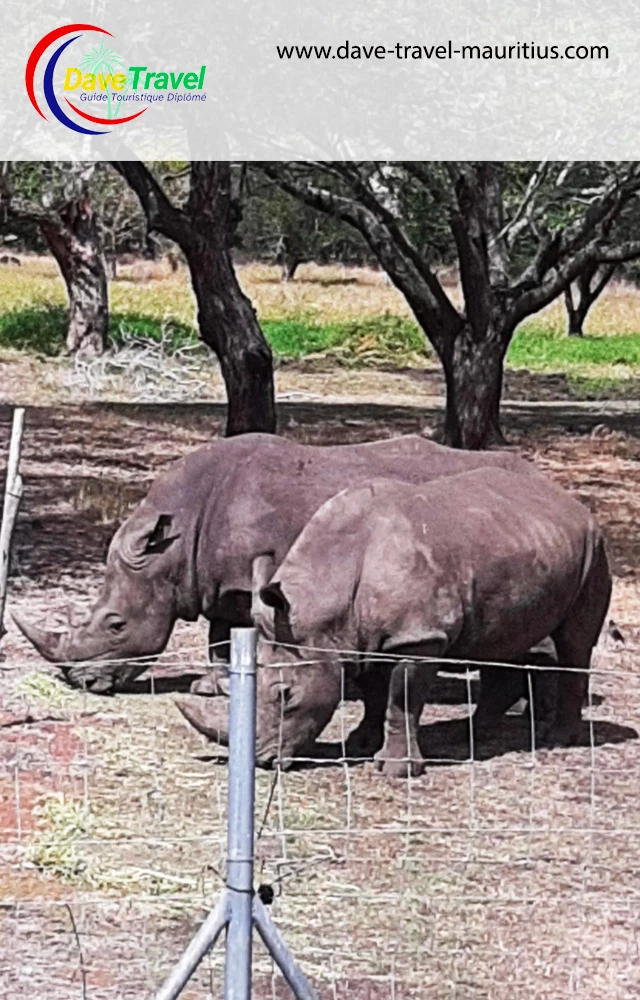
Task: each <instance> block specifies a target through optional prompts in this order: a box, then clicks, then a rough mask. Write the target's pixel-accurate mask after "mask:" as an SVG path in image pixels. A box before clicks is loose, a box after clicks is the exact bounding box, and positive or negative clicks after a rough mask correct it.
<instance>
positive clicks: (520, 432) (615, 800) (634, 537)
mask: <svg viewBox="0 0 640 1000" xmlns="http://www.w3.org/2000/svg"><path fill="white" fill-rule="evenodd" d="M315 377H316V378H317V376H315ZM556 389H557V387H554V390H553V396H554V399H556V400H557V398H558V394H557V392H556ZM369 392H370V393H371V390H369ZM531 397H532V394H529V396H528V399H531ZM407 402H408V401H406V400H405V401H404V405H401V404H400V401H399V400H398V399H394V400H389V401H388V402H387V403H385V404H381V403H375V402H373V401H372V400H371V398H365V399H360V400H357V401H355V402H351V403H348V402H334V403H330V402H325V403H319V402H317V401H315V400H297V401H290V402H284V403H281V406H280V428H281V431H282V432H283V433H285V434H287V435H289V436H292V437H296V438H298V439H301V440H306V441H311V442H321V441H322V442H346V441H354V440H366V439H371V438H374V437H382V436H388V435H391V434H399V433H407V432H410V431H414V430H426V431H430V430H431V429H432V428H433V426H434V421H435V420H436V419H437V413H436V412H435V409H434V408H431V407H425V406H423V405H418V402H417V401H415V402H414V401H410V402H409V404H408V405H407ZM434 406H435V404H434ZM222 416H223V414H222V408H221V407H220V406H217V405H215V404H211V405H206V406H205V405H202V406H193V405H192V406H181V405H173V406H168V405H164V406H151V405H130V404H125V403H122V404H110V405H99V404H94V405H89V404H87V405H83V406H78V407H71V406H69V407H64V408H63V407H57V408H53V407H52V408H46V407H34V408H32V409H30V410H29V411H28V414H27V430H26V435H25V443H24V462H23V475H24V479H25V484H26V492H25V498H24V504H23V508H22V511H21V515H20V519H19V523H18V528H17V532H16V541H15V558H14V571H13V575H12V577H11V581H10V583H11V590H10V598H9V608H8V610H9V611H11V610H13V609H19V610H20V611H22V612H24V613H28V614H30V615H32V616H33V617H35V618H36V619H46V620H47V621H48V622H50V623H56V622H62V621H64V616H65V608H66V605H67V603H68V602H71V603H73V604H74V605H76V606H79V607H80V608H83V607H86V606H87V605H88V604H89V603H90V602H91V600H93V598H94V597H95V595H96V593H97V590H98V588H99V585H100V580H101V572H102V570H101V563H102V560H103V557H104V553H105V549H106V546H107V544H108V541H109V539H110V537H111V535H112V534H113V531H114V528H115V526H116V524H117V523H118V522H119V521H120V520H121V519H122V518H123V517H125V516H126V514H127V512H128V510H129V509H130V508H131V506H132V505H133V504H135V503H136V502H137V500H138V499H139V498H140V497H141V496H143V495H144V493H145V491H146V489H147V488H148V485H149V483H150V482H151V480H152V479H153V477H154V476H155V475H156V474H157V472H158V471H159V470H160V469H161V468H163V467H164V466H166V465H167V464H168V463H169V462H170V461H172V460H173V459H174V458H175V457H177V456H179V455H181V454H183V453H184V452H185V451H187V450H189V449H191V448H194V447H197V446H198V445H199V444H201V443H204V442H206V441H207V440H208V439H209V437H210V436H211V435H213V434H215V433H218V432H219V430H220V427H221V420H222ZM10 417H11V414H10V408H9V407H6V408H3V409H0V454H5V453H6V444H7V441H8V434H9V426H10ZM505 425H506V430H507V433H508V436H509V440H510V444H511V445H512V446H513V447H514V448H517V449H518V450H520V451H522V452H523V453H525V454H527V455H528V456H530V457H531V458H532V459H533V460H534V461H535V462H536V463H538V464H539V465H540V467H541V468H542V469H544V470H545V471H546V472H548V473H549V474H550V475H552V476H553V477H554V478H556V479H557V480H558V481H560V482H562V483H563V484H564V485H566V486H567V487H569V488H570V489H571V490H573V491H575V492H576V494H577V495H578V496H579V497H580V498H581V499H583V500H584V502H585V503H587V504H588V505H589V507H590V508H591V509H592V510H593V511H594V512H595V514H596V515H597V517H598V519H599V521H600V523H601V524H602V525H603V527H604V529H605V532H606V534H607V538H608V543H609V549H610V553H611V557H612V564H613V569H614V574H615V588H614V597H613V603H612V607H611V619H612V621H613V622H614V623H615V626H611V628H607V630H606V634H605V635H604V637H603V640H602V643H601V646H600V648H599V649H598V652H597V657H596V662H595V670H594V676H593V683H592V688H593V692H594V695H597V696H598V697H597V698H594V704H593V707H592V708H590V709H589V710H588V711H586V712H585V723H584V727H583V728H584V732H583V737H582V740H581V745H580V746H578V747H575V748H572V749H569V750H566V751H556V750H554V751H546V750H537V749H535V748H532V746H531V737H530V727H529V724H528V723H527V722H526V720H525V719H523V718H522V717H519V716H516V715H514V716H511V717H509V718H508V719H507V720H506V721H505V724H504V726H503V728H502V729H501V731H500V732H498V733H496V734H495V737H494V738H493V739H492V740H491V741H489V742H487V743H483V744H478V745H473V746H471V745H470V740H469V727H468V723H467V719H466V716H467V712H468V698H469V691H468V689H467V684H466V682H465V681H464V680H463V679H457V680H455V679H454V680H449V681H448V682H447V684H446V686H445V685H444V682H443V683H442V685H441V687H440V689H439V693H438V691H436V693H435V696H434V697H435V698H436V700H435V701H434V704H432V705H429V706H428V708H427V710H426V712H425V717H424V719H423V723H424V725H423V733H422V739H423V750H424V752H425V754H426V755H427V756H428V758H429V760H430V766H429V767H428V768H427V771H426V774H425V775H424V776H423V777H421V778H419V779H413V780H411V781H410V782H399V783H389V782H387V781H386V780H384V779H382V778H381V777H380V776H379V775H378V774H377V773H376V772H375V771H374V770H373V768H372V766H371V764H363V765H357V766H347V764H345V763H343V762H341V761H340V753H341V750H340V739H341V736H342V734H343V733H344V732H348V731H349V729H350V728H351V726H352V725H353V723H354V722H355V721H356V719H357V716H358V708H357V706H354V705H351V704H349V705H346V706H344V708H343V710H342V711H341V712H339V713H337V715H336V718H335V719H334V721H333V723H332V725H331V727H330V729H329V730H328V731H327V733H326V734H325V735H324V736H323V742H322V743H320V744H319V745H318V747H317V757H316V759H315V760H314V761H312V762H306V763H304V764H300V766H299V767H298V768H297V769H296V770H294V771H291V772H287V773H283V774H280V773H274V774H271V773H261V774H260V775H259V778H258V784H257V795H258V809H257V813H258V828H259V830H260V837H259V841H258V867H257V879H258V881H259V882H264V883H267V884H270V885H272V886H273V887H274V888H275V892H276V899H275V903H274V906H273V908H272V909H273V915H274V918H275V919H276V920H277V922H278V925H279V926H280V927H281V929H282V931H283V933H284V934H285V936H286V938H287V940H288V942H289V943H290V944H291V946H292V948H293V950H294V951H295V953H296V956H297V957H298V959H299V961H300V963H301V964H302V966H303V968H304V969H305V970H306V971H307V973H308V974H309V975H310V976H311V978H312V979H313V980H314V982H315V983H316V984H317V986H318V989H319V991H320V993H321V996H322V997H326V998H329V997H332V998H339V1000H347V998H350V1000H351V998H356V1000H378V998H380V1000H382V998H389V1000H391V998H395V1000H409V998H418V997H420V998H425V1000H489V998H490V1000H511V998H512V997H514V996H522V997H527V998H531V1000H561V998H562V1000H565V998H567V997H572V998H579V1000H600V998H603V1000H604V998H606V1000H631V998H635V997H637V995H638V987H639V985H640V982H639V980H640V973H639V972H638V970H639V968H640V954H639V946H638V941H639V940H640V938H639V932H640V916H639V914H640V863H639V862H638V857H639V850H638V849H639V847H640V795H639V789H638V777H637V775H638V767H639V765H640V745H639V744H638V741H637V738H636V737H637V733H638V731H640V684H639V683H638V676H639V675H638V671H637V669H636V660H637V658H638V652H639V651H640V540H639V536H638V530H637V525H638V522H639V520H640V517H639V515H640V417H639V416H638V415H637V414H636V413H635V412H634V411H633V409H632V408H627V409H625V408H619V409H616V408H611V407H609V408H607V407H606V406H605V407H600V408H580V407H579V406H577V405H576V404H574V403H572V402H571V401H565V402H560V403H559V404H558V405H553V406H544V405H542V406H541V405H539V404H538V403H537V402H524V403H523V404H522V405H520V406H517V407H512V408H509V407H507V408H506V409H505ZM7 626H8V634H7V636H6V637H5V639H4V640H3V643H2V655H3V658H2V660H1V662H0V995H1V996H6V997H7V998H11V1000H26V998H29V1000H34V998H37V1000H40V998H43V1000H44V998H45V997H46V998H51V1000H72V998H73V1000H75V998H81V997H83V996H86V997H88V998H89V1000H107V998H109V1000H116V998H118V1000H121V998H122V1000H125V998H126V1000H129V998H132V1000H133V998H134V997H135V998H136V1000H138V998H140V997H143V996H149V997H150V996H152V994H153V991H154V989H155V988H157V986H158V984H159V983H160V982H161V981H162V978H163V977H164V976H165V975H166V973H167V972H168V970H169V968H170V967H171V965H172V963H173V962H174V961H175V959H176V958H177V957H178V955H179V954H180V952H181V950H182V949H183V948H184V946H185V945H186V944H187V942H188V940H189V938H190V936H191V935H192V934H193V932H194V930H195V929H196V927H197V926H198V925H199V923H200V921H201V919H202V917H203V916H204V914H205V912H206V910H207V909H208V907H209V906H210V905H211V903H212V902H213V901H214V899H215V897H216V895H217V893H218V892H219V889H220V885H221V875H222V874H223V870H224V836H225V822H226V815H225V803H226V766H225V754H224V751H221V750H220V749H219V748H217V747H215V746H212V745H210V744H206V743H205V742H204V741H203V740H202V739H201V738H200V737H199V736H198V735H197V734H196V733H195V732H194V731H193V730H191V729H190V728H189V727H188V726H187V725H186V723H185V722H184V721H183V719H182V718H181V716H180V715H179V713H178V712H177V710H176V709H175V707H174V705H173V704H172V701H173V697H174V695H173V692H174V691H176V690H179V689H180V688H184V687H185V685H187V684H188V683H189V681H190V679H191V678H192V677H193V676H194V675H195V674H197V673H198V672H200V671H202V670H203V669H204V662H203V655H204V629H203V625H202V624H201V623H199V624H196V625H194V626H187V625H182V626H180V627H179V628H177V629H176V631H175V634H174V636H173V637H172V640H171V645H170V648H169V650H168V651H167V653H166V654H165V656H164V657H163V658H162V661H161V663H160V665H159V666H158V667H157V668H155V669H154V671H153V675H152V676H147V677H146V678H143V679H141V681H140V682H139V683H138V685H137V689H136V691H135V692H133V693H131V694H127V695H121V696H117V697H116V698H113V699H100V698H97V697H92V696H85V695H82V694H79V693H72V692H68V691H67V690H66V688H64V687H63V686H62V685H61V684H59V682H58V681H57V680H56V677H55V671H53V670H52V668H50V667H48V666H47V665H46V664H44V663H43V662H42V660H40V659H39V658H38V656H37V654H36V653H35V651H34V650H33V649H32V648H31V647H30V646H29V645H28V644H27V643H26V642H25V641H24V640H23V639H22V637H21V636H20V635H19V633H18V632H17V630H16V629H15V627H14V626H13V624H12V622H11V621H8V622H7ZM616 629H617V630H618V631H619V633H620V634H621V636H622V639H617V638H615V636H616V635H618V632H617V631H616ZM472 694H473V689H471V695H472ZM256 964H257V972H256V991H255V995H256V997H257V998H258V1000H262V998H263V997H264V998H267V997H281V996H282V997H284V996H286V995H287V992H286V990H285V988H284V986H283V984H282V982H281V981H280V979H279V977H276V976H275V975H274V974H273V972H272V969H271V964H270V962H269V961H268V960H267V958H266V957H265V956H264V953H263V951H262V950H261V948H260V947H258V950H257V963H256ZM221 970H222V966H221V951H220V950H219V949H218V950H217V951H216V952H214V954H213V955H212V956H210V957H209V959H207V961H206V962H205V963H204V966H203V967H202V968H201V970H200V972H199V973H198V976H197V977H196V979H195V981H194V983H193V984H192V985H191V986H190V987H189V988H188V989H187V990H186V991H185V994H184V995H185V997H188V998H190V1000H200V998H205V997H218V996H221V995H222V972H221Z"/></svg>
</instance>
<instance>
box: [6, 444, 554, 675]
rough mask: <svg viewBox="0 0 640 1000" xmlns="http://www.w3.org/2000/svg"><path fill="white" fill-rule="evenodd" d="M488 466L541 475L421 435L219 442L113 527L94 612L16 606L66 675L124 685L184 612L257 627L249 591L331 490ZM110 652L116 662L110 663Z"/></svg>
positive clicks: (506, 456) (223, 636) (169, 475)
mask: <svg viewBox="0 0 640 1000" xmlns="http://www.w3.org/2000/svg"><path fill="white" fill-rule="evenodd" d="M481 466H491V467H495V468H506V469H511V470H513V471H514V472H516V473H518V474H520V475H522V476H526V477H527V478H539V476H540V473H538V472H537V471H536V470H535V468H534V466H533V465H531V464H530V463H528V462H526V461H525V460H524V459H521V458H518V457H517V456H515V455H512V454H510V453H508V452H499V451H496V452H463V451H456V450H453V449H450V448H445V447H443V446H442V445H438V444H436V443H435V442H433V441H430V440H428V439H427V438H424V437H421V436H419V435H408V436H406V437H399V438H395V439H391V440H387V441H378V442H372V443H367V444H353V445H340V446H328V447H319V446H312V445H301V444H297V443H296V442H293V441H290V440H287V439H285V438H281V437H276V436H274V435H269V434H245V435H242V436H239V437H235V438H230V439H222V440H217V441H214V442H212V443H211V444H209V445H207V446H206V447H204V448H201V449H199V450H197V451H194V452H192V453H191V454H189V455H187V456H185V457H184V458H182V459H180V460H179V461H178V462H176V463H174V465H172V466H171V468H170V469H169V470H168V471H167V472H165V473H163V474H162V475H160V476H159V477H158V478H157V480H156V481H155V482H154V484H153V486H152V487H151V489H150V491H149V493H148V495H147V497H146V498H145V499H144V500H143V501H142V503H141V504H140V505H139V506H138V507H137V508H136V509H135V510H134V512H133V513H132V514H131V516H130V517H129V518H128V519H127V521H125V523H124V524H123V525H122V526H121V527H120V528H119V529H118V531H117V532H116V534H115V536H114V538H113V540H112V542H111V545H110V548H109V553H108V556H107V565H106V571H105V579H104V585H103V588H102V592H101V594H100V596H99V598H98V600H97V603H96V604H95V606H94V608H93V609H92V611H91V613H90V615H89V618H88V620H87V621H86V622H85V623H84V624H82V625H80V626H78V627H75V628H71V629H69V630H68V631H67V632H63V633H59V632H51V631H47V630H45V629H43V628H40V627H39V626H36V625H34V624H31V623H30V622H28V621H27V620H26V619H24V618H22V617H20V616H17V615H16V616H14V617H15V619H16V622H17V624H18V626H19V627H20V628H21V629H22V631H23V632H24V634H25V635H26V636H27V638H28V639H30V641H31V642H32V643H33V644H34V645H35V646H36V648H37V649H38V650H39V652H40V653H41V654H42V655H43V656H44V657H45V658H46V659H48V660H51V661H53V662H57V663H60V664H61V665H62V669H63V671H64V673H65V676H66V679H67V680H68V681H69V683H70V684H72V685H73V686H76V687H85V688H87V689H88V690H91V691H93V692H96V693H105V694H106V693H109V692H111V691H113V690H122V689H125V688H126V687H127V685H128V684H130V682H131V681H132V680H133V679H134V678H135V677H136V676H137V675H139V674H140V673H142V672H143V671H144V670H145V668H146V666H147V665H148V664H146V663H144V662H142V663H141V662H134V661H135V660H136V659H137V658H140V657H149V658H150V659H151V658H152V657H154V656H156V655H157V654H159V653H160V652H162V650H163V649H164V648H165V646H166V644H167V642H168V640H169V636H170V635H171V631H172V629H173V626H174V624H175V622H176V620H177V619H179V618H181V619H186V620H187V621H194V620H195V619H197V618H198V616H199V615H204V616H205V617H206V618H208V619H209V621H210V622H211V626H210V642H211V644H212V645H214V646H215V645H216V644H219V643H223V642H224V641H225V640H228V638H229V629H230V628H231V627H232V626H234V625H235V626H242V625H250V624H251V621H252V615H251V593H252V590H257V589H259V587H260V585H263V584H266V583H267V582H268V580H269V579H270V578H271V575H272V573H273V570H274V569H275V567H276V566H277V565H279V564H280V563H281V562H282V560H283V559H284V557H285V555H286V553H287V552H288V550H289V548H290V546H291V545H292V544H293V542H294V541H295V539H296V537H297V536H298V534H299V533H300V531H301V530H302V528H303V527H304V526H305V524H306V523H307V522H308V521H309V520H310V518H311V517H312V515H313V514H314V513H315V512H316V511H317V510H318V508H319V507H320V506H321V505H322V504H323V503H324V502H325V501H326V500H327V499H329V497H332V496H333V495H334V494H336V493H338V492H339V491H340V490H342V489H344V488H345V487H347V486H349V485H354V484H358V483H362V482H366V481H367V480H369V479H371V478H374V477H378V476H382V477H386V478H389V479H398V480H402V481H405V482H409V483H418V482H422V481H428V480H431V479H436V478H440V477H442V476H451V475H455V474H456V473H459V472H461V471H463V470H465V469H473V468H478V467H481ZM105 661H110V662H105Z"/></svg>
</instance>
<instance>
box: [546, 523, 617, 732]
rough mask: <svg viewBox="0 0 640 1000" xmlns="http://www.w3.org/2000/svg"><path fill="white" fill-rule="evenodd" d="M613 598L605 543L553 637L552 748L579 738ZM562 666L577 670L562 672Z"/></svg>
mask: <svg viewBox="0 0 640 1000" xmlns="http://www.w3.org/2000/svg"><path fill="white" fill-rule="evenodd" d="M610 598H611V574H610V571H609V565H608V562H607V557H606V553H605V551H604V544H603V543H602V542H600V543H599V545H598V548H597V549H596V551H595V553H594V556H593V563H592V565H591V567H590V570H589V573H588V575H587V578H586V580H585V581H584V584H583V586H582V589H581V591H580V593H579V595H578V598H577V600H576V601H575V602H574V604H573V606H572V607H571V609H570V610H569V613H568V615H567V617H566V618H565V620H564V622H563V623H562V625H561V626H560V627H559V628H558V629H557V630H556V631H555V632H554V633H553V635H552V639H553V641H554V642H555V644H556V650H557V653H558V663H559V665H560V669H559V670H558V673H557V675H556V676H557V683H558V697H557V705H556V718H555V722H554V724H553V725H552V726H551V727H550V729H549V732H548V733H547V734H546V738H547V742H548V743H549V744H551V745H552V746H571V745H572V744H575V743H576V742H577V741H578V739H579V736H580V730H581V728H582V706H583V704H584V702H585V700H586V698H587V695H588V691H589V674H588V671H589V667H590V666H591V656H592V653H593V649H594V646H595V645H596V643H597V641H598V638H599V636H600V630H601V629H602V626H603V624H604V620H605V617H606V614H607V609H608V607H609V600H610ZM562 667H573V668H574V669H573V670H567V671H563V670H562ZM575 668H578V669H575Z"/></svg>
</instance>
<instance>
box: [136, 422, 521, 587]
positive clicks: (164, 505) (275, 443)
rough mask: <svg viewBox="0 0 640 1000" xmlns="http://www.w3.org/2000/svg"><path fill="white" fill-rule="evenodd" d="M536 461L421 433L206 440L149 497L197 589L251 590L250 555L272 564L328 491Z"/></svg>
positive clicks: (160, 479) (336, 491) (164, 476)
mask: <svg viewBox="0 0 640 1000" xmlns="http://www.w3.org/2000/svg"><path fill="white" fill-rule="evenodd" d="M487 465H489V466H491V467H496V468H504V467H507V468H514V467H515V468H517V470H518V471H519V472H521V473H522V474H523V475H526V476H530V475H539V474H538V473H537V472H536V470H535V467H534V466H532V465H531V464H530V463H528V462H526V461H525V460H523V459H519V458H517V456H514V455H512V454H510V453H508V452H497V451H496V452H463V451H458V450H455V449H451V448H446V447H444V446H443V445H439V444H436V443H435V442H433V441H430V440H429V439H427V438H425V437H422V436H421V435H407V436H404V437H399V438H393V439H390V440H385V441H377V442H369V443H365V444H354V445H335V446H317V445H302V444H298V443H297V442H293V441H290V440H288V439H285V438H281V437H278V436H275V435H268V434H245V435H241V436H238V437H234V438H230V439H221V440H217V441H213V442H212V443H211V444H209V445H207V446H206V447H205V448H201V449H198V450H197V451H195V452H192V453H191V454H189V455H187V456H185V457H184V458H183V459H180V460H179V461H178V462H176V463H175V464H174V465H173V466H172V467H171V468H170V469H169V470H168V471H167V472H166V473H164V474H163V475H162V476H160V477H159V478H158V479H157V480H156V482H155V483H154V485H153V486H152V488H151V491H150V493H149V495H148V498H147V499H148V501H149V502H150V503H151V504H152V505H153V507H154V508H156V509H157V510H158V511H160V512H167V513H172V514H173V515H174V516H175V517H176V518H177V521H178V522H179V524H180V525H185V526H187V527H188V529H189V530H188V531H186V532H185V535H186V537H188V539H189V546H190V547H191V546H192V545H193V546H194V547H195V552H194V554H193V556H191V554H188V558H189V559H191V558H192V559H194V560H195V562H196V564H197V576H198V581H199V587H200V590H201V592H202V593H204V594H208V595H212V594H220V593H224V592H225V591H234V590H249V589H250V585H251V561H252V559H253V558H255V556H257V555H260V554H262V553H264V552H273V554H274V557H275V561H276V564H279V563H280V562H281V561H282V560H283V559H284V557H285V555H286V553H287V552H288V550H289V548H290V547H291V545H292V544H293V542H294V541H295V539H296V538H297V536H298V535H299V533H300V532H301V531H302V529H303V528H304V526H305V525H306V524H307V522H308V521H309V520H310V519H311V517H312V516H313V515H314V514H315V513H316V511H317V510H318V509H319V508H320V507H321V506H322V504H323V503H325V502H326V501H327V500H328V499H329V498H330V497H332V496H334V495H335V494H336V493H338V492H340V491H341V490H343V489H345V488H347V487H349V486H357V485H358V484H361V483H364V482H367V481H369V480H371V479H372V478H378V477H379V478H387V479H392V480H398V481H401V482H406V483H420V482H427V481H430V480H432V479H435V478H440V477H443V476H450V475H456V474H459V473H460V472H461V471H464V470H467V469H474V468H477V467H480V466H487Z"/></svg>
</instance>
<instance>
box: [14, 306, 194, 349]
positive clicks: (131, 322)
mask: <svg viewBox="0 0 640 1000" xmlns="http://www.w3.org/2000/svg"><path fill="white" fill-rule="evenodd" d="M67 318H68V311H67V309H66V308H65V307H64V306H60V305H53V304H48V305H42V306H39V307H37V306H33V307H31V306H29V307H26V308H24V309H14V310H11V311H10V312H5V313H0V347H8V348H14V349H15V350H18V351H29V352H30V353H32V354H38V355H44V356H45V357H55V356H56V355H59V354H62V353H64V349H65V338H66V333H67ZM131 337H137V338H140V339H142V340H150V341H154V342H156V343H163V344H164V346H165V348H166V350H167V351H169V352H171V351H173V350H176V349H177V348H179V347H184V346H185V345H187V344H194V343H197V342H198V334H197V331H196V330H195V329H194V328H193V327H192V326H190V325H189V324H188V323H184V322H182V321H181V320H178V319H175V318H173V317H169V318H166V319H158V318H157V317H155V316H149V315H145V314H142V313H132V312H125V313H122V312H113V313H111V315H110V317H109V338H110V340H111V343H112V344H113V345H114V346H115V347H117V348H118V347H122V346H123V345H124V344H125V342H126V341H127V340H128V339H130V338H131Z"/></svg>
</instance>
